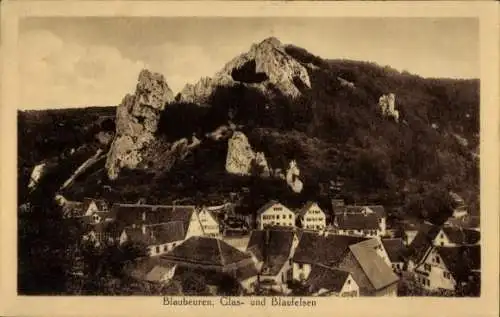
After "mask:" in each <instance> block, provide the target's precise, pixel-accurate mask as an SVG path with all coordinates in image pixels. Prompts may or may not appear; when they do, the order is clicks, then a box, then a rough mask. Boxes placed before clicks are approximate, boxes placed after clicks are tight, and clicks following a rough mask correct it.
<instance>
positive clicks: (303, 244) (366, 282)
mask: <svg viewBox="0 0 500 317" xmlns="http://www.w3.org/2000/svg"><path fill="white" fill-rule="evenodd" d="M293 263H294V268H293V276H294V279H297V280H299V281H305V280H307V279H308V278H309V275H310V274H311V271H312V267H313V266H314V265H319V264H320V265H325V266H328V267H332V268H335V269H339V270H343V271H347V272H349V273H350V274H351V275H352V277H353V279H354V280H355V281H356V283H357V284H358V286H359V294H360V296H395V295H396V290H397V283H398V280H399V278H398V277H397V276H396V275H395V274H394V272H393V271H392V268H391V265H390V260H389V259H388V255H387V253H386V252H385V249H384V248H383V246H382V243H381V242H380V241H378V239H375V238H365V237H361V236H344V235H327V236H320V235H317V234H312V233H308V232H304V233H302V237H301V238H300V242H299V245H298V247H297V249H296V251H295V255H294V257H293Z"/></svg>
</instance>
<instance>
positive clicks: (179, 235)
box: [124, 221, 186, 246]
mask: <svg viewBox="0 0 500 317" xmlns="http://www.w3.org/2000/svg"><path fill="white" fill-rule="evenodd" d="M144 229H145V230H144V231H143V228H141V227H135V228H133V227H126V228H125V229H124V231H125V234H126V235H127V236H128V238H129V239H130V241H134V242H142V243H144V244H146V245H148V246H149V245H158V244H165V243H170V242H174V241H181V240H184V239H185V237H186V232H185V231H184V227H183V224H182V222H180V221H171V222H167V223H160V224H155V225H148V226H145V228H144Z"/></svg>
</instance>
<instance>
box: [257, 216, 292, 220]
mask: <svg viewBox="0 0 500 317" xmlns="http://www.w3.org/2000/svg"><path fill="white" fill-rule="evenodd" d="M281 216H282V218H283V219H287V215H281ZM262 219H263V220H269V219H280V215H262ZM288 219H292V215H288Z"/></svg>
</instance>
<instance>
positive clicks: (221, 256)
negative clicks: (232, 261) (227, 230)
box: [215, 239, 226, 266]
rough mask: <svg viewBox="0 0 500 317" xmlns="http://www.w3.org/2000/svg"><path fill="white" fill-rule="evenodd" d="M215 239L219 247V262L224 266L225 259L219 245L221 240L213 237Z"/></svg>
mask: <svg viewBox="0 0 500 317" xmlns="http://www.w3.org/2000/svg"><path fill="white" fill-rule="evenodd" d="M215 240H216V241H217V248H218V249H219V255H220V262H221V264H222V266H226V261H225V259H224V255H223V254H222V247H221V245H220V242H221V240H219V239H215Z"/></svg>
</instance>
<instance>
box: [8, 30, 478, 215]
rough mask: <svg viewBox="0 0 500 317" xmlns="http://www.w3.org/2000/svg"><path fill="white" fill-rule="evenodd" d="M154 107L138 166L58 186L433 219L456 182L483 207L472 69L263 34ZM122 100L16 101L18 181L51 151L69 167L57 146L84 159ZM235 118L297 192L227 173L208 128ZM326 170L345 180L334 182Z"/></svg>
mask: <svg viewBox="0 0 500 317" xmlns="http://www.w3.org/2000/svg"><path fill="white" fill-rule="evenodd" d="M221 66H223V65H221ZM166 75H167V77H166V81H167V82H168V74H166ZM167 87H168V86H167ZM139 93H142V90H141V91H139V90H138V91H137V92H136V96H139V95H138V94H139ZM389 94H394V96H395V99H394V101H395V102H394V105H395V109H396V110H397V111H398V113H399V114H398V118H397V120H396V119H395V118H394V117H391V116H390V115H386V114H383V113H382V111H381V106H380V105H379V102H380V100H381V97H382V96H386V97H387V96H389ZM137 98H138V97H137ZM137 100H138V99H137ZM117 102H118V101H117ZM127 102H129V103H130V102H132V101H130V100H129V101H127ZM124 103H125V101H124ZM134 106H135V104H134ZM160 106H161V107H158V109H160V110H156V112H157V113H158V116H159V117H158V118H159V119H158V120H157V121H158V127H157V129H156V128H155V129H154V130H152V131H153V132H151V133H152V135H153V138H154V139H153V141H151V142H150V143H148V144H149V145H147V147H145V148H144V149H140V151H142V152H140V153H141V155H142V156H141V157H142V158H143V161H142V162H140V164H139V165H138V167H137V168H134V169H128V168H123V169H122V171H120V173H119V176H118V177H117V178H116V179H113V180H112V179H110V178H109V177H108V175H109V169H108V171H107V167H106V166H105V165H104V163H102V162H101V163H98V164H97V165H96V166H94V167H93V168H92V169H91V170H90V171H89V172H87V173H84V174H83V175H80V176H79V177H78V178H77V179H76V181H75V183H74V184H73V185H72V186H70V187H69V188H67V189H65V191H64V195H65V196H66V197H67V198H70V199H82V198H83V197H84V196H102V197H105V198H108V199H110V200H112V201H130V202H132V201H136V200H137V199H139V198H145V199H146V200H147V201H148V202H152V203H157V202H158V203H159V202H171V201H172V200H183V199H184V201H189V202H196V203H210V202H212V203H218V202H220V201H222V200H225V199H228V198H229V193H231V192H239V193H241V194H242V195H243V196H244V202H245V203H246V205H245V206H246V209H245V208H243V210H242V212H251V211H253V210H255V208H256V207H257V206H259V205H260V204H263V203H264V202H265V201H267V200H268V199H270V198H277V199H280V200H282V201H283V202H285V203H287V204H289V205H290V206H292V207H298V206H299V205H300V204H302V203H303V202H305V201H307V200H309V199H314V200H318V201H320V203H321V204H322V205H323V207H327V208H328V207H329V206H328V205H327V204H328V198H330V197H334V196H335V197H339V196H340V197H344V198H345V199H347V200H349V201H357V202H362V201H370V202H372V203H382V204H385V205H387V206H389V207H391V206H394V207H396V206H399V207H403V208H399V209H394V213H396V211H399V213H398V215H399V216H405V215H408V214H412V215H416V216H419V217H423V218H426V219H430V220H432V221H434V222H441V221H443V220H444V219H445V218H446V216H447V214H448V213H449V212H450V210H451V209H450V206H449V197H448V194H447V193H448V191H449V190H453V191H454V192H457V193H459V194H460V195H461V196H462V197H463V198H464V199H465V200H466V201H467V203H468V204H469V205H471V207H472V211H473V212H476V213H478V211H479V209H478V206H479V160H478V145H479V80H476V79H473V80H472V79H471V80H453V79H434V78H422V77H419V76H416V75H412V74H409V73H406V72H398V71H396V70H394V69H391V68H389V67H381V66H379V65H376V64H374V63H368V62H359V61H348V60H335V59H324V58H321V57H318V56H315V55H313V54H311V53H309V52H307V51H306V50H304V49H302V48H298V47H295V46H293V45H283V44H281V43H280V42H279V41H278V40H276V39H267V40H265V41H263V42H261V43H259V44H254V45H253V46H252V47H251V49H250V51H249V52H248V53H244V54H242V55H241V56H238V57H236V58H235V59H234V60H232V61H230V62H228V64H227V65H225V66H224V67H223V68H222V69H221V71H220V72H219V73H217V74H215V75H214V77H212V78H203V79H201V80H200V82H199V83H197V84H195V85H187V86H186V88H185V89H184V90H183V91H182V92H181V93H180V94H179V95H178V96H177V97H176V98H175V99H173V100H170V99H169V100H168V102H166V103H165V104H160ZM117 109H123V108H120V106H119V107H118V108H116V107H109V108H87V109H81V110H58V111H52V110H50V111H43V112H20V113H19V144H20V146H19V154H18V155H19V156H18V158H19V162H20V164H19V165H20V169H21V170H20V173H19V177H20V178H19V180H20V181H19V190H20V192H26V190H25V188H26V184H27V181H28V178H29V173H30V172H31V169H32V168H33V167H34V166H35V165H36V164H39V163H40V162H41V161H43V160H49V159H52V160H53V161H54V162H55V163H54V166H55V167H54V169H56V171H57V168H58V166H59V165H60V166H62V165H63V163H62V161H65V160H66V161H68V160H69V161H70V162H71V163H67V162H66V163H65V164H66V165H68V164H69V166H70V167H68V168H66V169H65V170H64V171H61V173H59V174H60V177H61V179H66V178H67V177H69V175H70V174H71V169H73V170H74V169H76V167H77V166H78V165H79V164H81V160H78V162H76V159H74V158H73V157H72V155H73V154H71V155H69V154H68V155H66V156H64V157H62V153H65V151H70V152H71V149H75V148H79V147H82V146H84V147H86V148H88V149H91V150H88V153H87V154H88V157H90V156H91V152H92V151H94V150H95V148H104V149H106V150H107V146H108V145H105V146H104V145H103V144H104V143H103V142H100V141H99V140H97V139H96V138H95V135H96V134H97V133H99V132H101V131H105V132H115V120H114V118H115V116H114V115H115V113H118V112H117ZM103 117H104V119H102V118H103ZM99 118H101V119H99ZM155 120H156V119H155ZM155 122H156V121H155ZM229 124H232V125H234V126H237V127H239V128H238V130H240V131H241V132H243V133H244V134H245V135H246V136H247V137H248V141H249V143H250V145H251V147H252V148H253V149H254V151H257V152H262V153H263V154H264V156H265V158H266V160H267V163H268V164H269V166H271V169H278V168H279V169H286V168H287V165H288V164H289V162H290V161H292V160H295V161H296V162H297V165H298V167H299V169H300V179H301V181H302V182H303V184H304V188H303V190H302V191H300V193H294V192H293V191H291V190H290V188H289V187H288V186H287V184H286V182H284V181H282V180H280V179H277V178H273V177H267V178H265V177H264V178H263V177H260V176H256V174H253V173H252V175H246V176H238V175H233V174H229V173H227V171H226V169H225V163H226V158H227V152H228V143H227V141H226V139H222V140H218V141H217V140H213V139H211V138H210V137H208V135H209V134H210V133H212V132H213V131H214V130H216V129H218V128H220V127H221V126H225V125H229ZM148 133H149V132H148ZM193 136H196V140H198V139H199V140H200V142H201V143H200V144H199V145H198V144H195V145H196V146H193V147H192V148H190V147H189V146H188V145H182V144H184V143H186V142H184V143H182V142H181V143H179V144H181V145H179V147H178V148H179V149H178V150H176V151H180V152H176V151H173V148H174V145H175V144H176V143H175V142H178V141H179V140H182V138H186V140H190V138H192V137H193ZM115 140H116V139H115ZM193 140H195V139H194V138H193ZM194 143H195V142H194V141H193V144H194ZM186 144H187V143H186ZM21 145H22V146H21ZM113 146H114V145H113V144H112V145H111V147H113ZM174 156H175V157H174ZM88 157H87V158H88ZM109 160H110V157H109V155H108V163H106V164H107V165H108V164H109ZM107 172H108V173H107ZM56 174H57V173H56ZM332 182H338V183H337V184H339V185H338V186H337V187H336V188H333V189H332V188H330V185H331V183H332ZM243 188H247V189H248V190H245V191H243Z"/></svg>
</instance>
